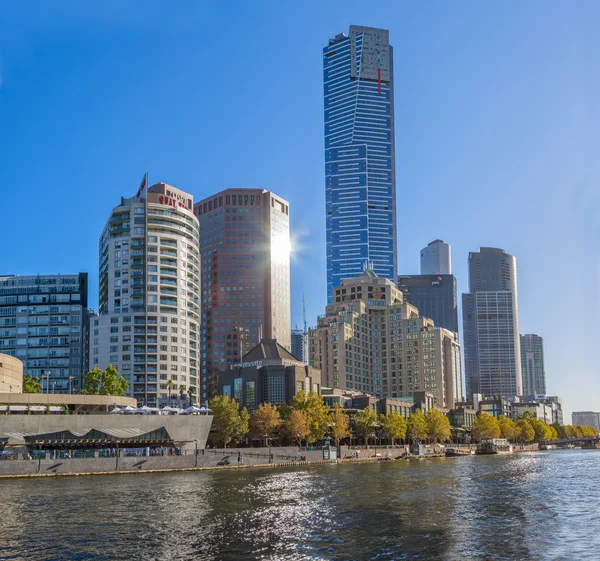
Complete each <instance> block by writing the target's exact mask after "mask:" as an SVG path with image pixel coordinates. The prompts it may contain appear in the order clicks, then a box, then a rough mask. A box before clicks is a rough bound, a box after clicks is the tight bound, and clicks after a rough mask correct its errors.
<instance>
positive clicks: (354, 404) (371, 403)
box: [321, 387, 434, 419]
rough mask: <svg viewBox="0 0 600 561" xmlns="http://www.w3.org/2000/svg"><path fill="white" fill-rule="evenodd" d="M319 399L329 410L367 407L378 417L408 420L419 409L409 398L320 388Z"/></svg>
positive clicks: (432, 399)
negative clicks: (386, 416) (396, 415)
mask: <svg viewBox="0 0 600 561" xmlns="http://www.w3.org/2000/svg"><path fill="white" fill-rule="evenodd" d="M427 396H428V397H429V399H430V400H431V404H432V405H431V406H432V407H433V401H434V396H433V395H432V394H427ZM321 397H322V398H323V401H324V402H325V405H327V406H329V407H330V408H333V407H335V406H338V405H339V406H340V407H343V408H344V409H346V410H353V411H359V410H361V409H366V408H367V407H368V408H370V409H372V410H373V411H375V412H376V413H377V414H378V415H379V414H388V413H396V414H398V415H400V416H401V417H404V418H405V419H408V417H410V416H411V414H412V413H413V412H414V411H415V410H416V409H417V408H420V407H421V402H419V403H415V401H414V400H413V399H409V398H394V397H380V398H378V397H375V396H373V395H370V394H365V393H361V392H354V391H349V390H340V389H336V388H325V387H323V388H321Z"/></svg>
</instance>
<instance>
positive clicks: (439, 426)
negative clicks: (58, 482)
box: [425, 408, 451, 442]
mask: <svg viewBox="0 0 600 561" xmlns="http://www.w3.org/2000/svg"><path fill="white" fill-rule="evenodd" d="M425 418H426V420H427V432H428V434H429V438H431V439H432V440H433V441H434V442H437V441H438V440H439V441H440V442H445V441H446V440H450V435H451V432H450V421H449V420H448V417H446V415H444V414H443V413H442V412H441V411H440V410H439V409H435V408H434V409H430V410H429V411H428V412H427V415H426V416H425Z"/></svg>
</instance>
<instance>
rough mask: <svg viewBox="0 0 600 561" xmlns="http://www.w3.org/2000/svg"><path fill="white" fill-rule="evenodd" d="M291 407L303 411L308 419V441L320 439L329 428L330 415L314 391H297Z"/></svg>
mask: <svg viewBox="0 0 600 561" xmlns="http://www.w3.org/2000/svg"><path fill="white" fill-rule="evenodd" d="M291 406H292V409H297V410H298V411H304V413H305V414H306V418H307V419H308V427H309V433H308V436H307V438H308V441H309V442H310V443H313V442H317V441H319V440H322V439H323V437H324V436H325V435H326V434H327V431H328V430H329V425H330V424H331V415H329V409H328V408H327V406H326V405H325V403H324V402H323V398H322V397H321V396H320V395H318V394H317V393H315V392H311V393H309V394H308V395H306V394H305V393H304V392H303V391H299V392H298V393H297V394H296V395H295V396H294V397H293V399H292V401H291Z"/></svg>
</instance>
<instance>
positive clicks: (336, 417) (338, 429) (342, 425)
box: [331, 405, 352, 446]
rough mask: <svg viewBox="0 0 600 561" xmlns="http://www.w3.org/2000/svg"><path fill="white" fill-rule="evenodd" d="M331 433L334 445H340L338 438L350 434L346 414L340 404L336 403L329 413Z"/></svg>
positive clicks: (340, 438)
mask: <svg viewBox="0 0 600 561" xmlns="http://www.w3.org/2000/svg"><path fill="white" fill-rule="evenodd" d="M331 435H332V436H333V439H334V440H335V444H336V446H339V445H340V440H342V439H344V438H347V437H349V436H351V435H352V431H351V430H350V422H349V421H348V415H347V414H346V412H345V411H344V408H343V407H342V406H341V405H336V406H335V407H334V408H333V413H332V415H331Z"/></svg>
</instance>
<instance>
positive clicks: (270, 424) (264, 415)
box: [250, 403, 281, 438]
mask: <svg viewBox="0 0 600 561" xmlns="http://www.w3.org/2000/svg"><path fill="white" fill-rule="evenodd" d="M280 424H281V417H280V416H279V411H277V407H275V405H271V404H270V403H261V404H260V405H259V406H258V407H257V408H256V410H255V411H254V412H253V413H252V415H251V417H250V434H251V435H252V436H260V437H261V438H269V437H271V436H273V434H274V433H275V431H276V430H277V429H278V428H279V425H280Z"/></svg>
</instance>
